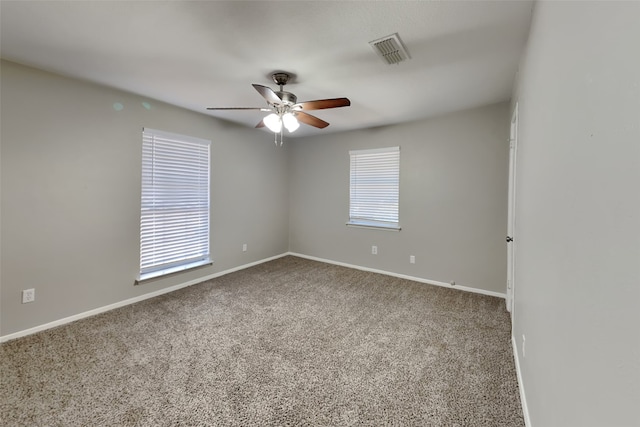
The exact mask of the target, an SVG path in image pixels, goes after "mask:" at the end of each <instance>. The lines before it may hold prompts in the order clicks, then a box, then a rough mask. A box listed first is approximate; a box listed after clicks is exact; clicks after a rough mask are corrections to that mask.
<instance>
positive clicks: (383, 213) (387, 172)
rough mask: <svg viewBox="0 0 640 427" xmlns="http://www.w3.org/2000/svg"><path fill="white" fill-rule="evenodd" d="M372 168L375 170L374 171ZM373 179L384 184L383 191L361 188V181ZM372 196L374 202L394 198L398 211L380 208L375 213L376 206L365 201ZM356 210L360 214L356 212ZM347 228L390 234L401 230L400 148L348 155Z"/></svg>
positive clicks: (384, 207)
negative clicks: (360, 228) (375, 230)
mask: <svg viewBox="0 0 640 427" xmlns="http://www.w3.org/2000/svg"><path fill="white" fill-rule="evenodd" d="M372 168H374V169H373V170H372ZM358 169H360V171H358ZM372 179H374V180H375V179H377V180H379V181H380V180H382V187H380V186H379V185H378V187H380V188H378V190H379V191H376V189H375V186H371V185H368V186H367V185H366V184H365V185H360V186H358V181H362V180H365V181H367V180H369V181H370V180H372ZM379 183H380V182H379ZM367 187H369V188H367ZM394 187H395V188H394ZM358 188H360V191H358ZM358 193H360V196H358ZM372 194H373V196H374V198H376V197H382V198H387V199H388V198H391V199H392V202H391V205H395V211H394V210H393V209H391V210H390V209H389V206H381V207H380V209H376V206H375V203H370V202H367V201H366V200H363V198H366V197H367V196H369V198H370V196H371V195H372ZM394 199H395V200H394ZM387 205H388V203H387ZM357 210H360V212H359V213H358V212H356V211H357ZM347 226H350V227H365V228H375V229H381V230H388V231H400V230H401V229H402V227H401V226H400V147H399V146H394V147H385V148H374V149H363V150H350V151H349V220H348V221H347Z"/></svg>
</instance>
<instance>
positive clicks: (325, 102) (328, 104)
mask: <svg viewBox="0 0 640 427" xmlns="http://www.w3.org/2000/svg"><path fill="white" fill-rule="evenodd" d="M349 105H351V101H349V99H348V98H333V99H318V100H316V101H306V102H301V103H299V104H296V106H300V107H302V109H303V110H324V109H326V108H338V107H348V106H349Z"/></svg>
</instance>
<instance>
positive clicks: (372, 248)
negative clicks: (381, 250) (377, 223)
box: [371, 246, 378, 255]
mask: <svg viewBox="0 0 640 427" xmlns="http://www.w3.org/2000/svg"><path fill="white" fill-rule="evenodd" d="M371 255H378V247H377V246H371Z"/></svg>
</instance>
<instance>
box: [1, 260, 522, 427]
mask: <svg viewBox="0 0 640 427" xmlns="http://www.w3.org/2000/svg"><path fill="white" fill-rule="evenodd" d="M504 305H505V304H504V300H502V299H499V298H494V297H489V296H483V295H478V294H472V293H467V292H462V291H456V290H452V289H447V288H441V287H436V286H429V285H425V284H422V283H417V282H412V281H409V280H404V279H399V278H394V277H389V276H385V275H380V274H375V273H369V272H364V271H360V270H354V269H350V268H345V267H339V266H335V265H330V264H325V263H320V262H316V261H310V260H306V259H302V258H298V257H292V256H287V257H284V258H280V259H277V260H274V261H270V262H267V263H264V264H260V265H257V266H254V267H251V268H248V269H245V270H241V271H238V272H235V273H231V274H228V275H225V276H222V277H219V278H216V279H213V280H210V281H207V282H203V283H201V284H198V285H195V286H191V287H188V288H184V289H181V290H179V291H176V292H172V293H170V294H165V295H162V296H159V297H156V298H153V299H149V300H145V301H142V302H139V303H136V304H132V305H129V306H126V307H122V308H119V309H116V310H112V311H109V312H106V313H103V314H100V315H97V316H93V317H90V318H87V319H83V320H80V321H77V322H74V323H71V324H68V325H64V326H60V327H57V328H55V329H50V330H47V331H43V332H40V333H37V334H34V335H30V336H27V337H23V338H19V339H16V340H12V341H9V342H6V343H3V344H2V345H0V372H1V373H2V379H1V383H0V411H1V412H0V414H1V419H0V421H1V422H0V424H2V425H7V426H357V425H360V426H509V427H515V426H524V421H523V417H522V411H521V406H520V400H519V394H518V384H517V380H516V372H515V367H514V362H513V354H512V347H511V344H510V336H511V332H510V321H509V315H508V313H507V312H506V310H505V309H504Z"/></svg>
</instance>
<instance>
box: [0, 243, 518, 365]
mask: <svg viewBox="0 0 640 427" xmlns="http://www.w3.org/2000/svg"><path fill="white" fill-rule="evenodd" d="M287 255H292V256H297V257H300V258H306V259H310V260H313V261H320V262H325V263H328V264H335V265H340V266H343V267H349V268H354V269H357V270H363V271H369V272H372V273H379V274H385V275H387V276H393V277H398V278H401V279H407V280H413V281H415V282H420V283H426V284H429V285H435V286H442V287H445V288H450V289H458V290H461V291H467V292H474V293H478V294H483V295H489V296H494V297H498V298H506V295H505V294H502V293H499V292H493V291H487V290H484V289H477V288H470V287H467V286H459V285H455V286H452V285H451V284H450V283H445V282H438V281H436V280H427V279H423V278H421V277H414V276H408V275H406V274H398V273H393V272H390V271H384V270H377V269H374V268H369V267H362V266H359V265H354V264H347V263H344V262H339V261H333V260H330V259H325V258H318V257H314V256H309V255H304V254H299V253H296V252H285V253H283V254H280V255H276V256H273V257H269V258H265V259H261V260H259V261H255V262H251V263H248V264H243V265H240V266H238V267H234V268H230V269H228V270H224V271H220V272H217V273H213V274H210V275H208V276H204V277H200V278H198V279H194V280H190V281H188V282H184V283H180V284H177V285H174V286H170V287H168V288H164V289H160V290H157V291H155V292H150V293H148V294H144V295H140V296H137V297H134V298H129V299H126V300H123V301H119V302H116V303H113V304H109V305H105V306H103V307H98V308H95V309H93V310H89V311H85V312H83V313H78V314H74V315H73V316H69V317H65V318H63V319H58V320H54V321H53V322H49V323H45V324H42V325H38V326H34V327H33V328H29V329H25V330H22V331H18V332H14V333H12V334H8V335H4V336H0V343H3V342H6V341H9V340H12V339H16V338H20V337H24V336H27V335H31V334H35V333H36V332H40V331H44V330H47V329H51V328H55V327H57V326H61V325H65V324H67V323H71V322H75V321H76V320H80V319H84V318H87V317H91V316H95V315H96V314H100V313H104V312H106V311H109V310H113V309H116V308H120V307H124V306H126V305H130V304H134V303H136V302H139V301H144V300H146V299H149V298H153V297H157V296H159V295H163V294H166V293H169V292H173V291H177V290H178V289H182V288H186V287H187V286H192V285H196V284H198V283H202V282H205V281H207V280H210V279H214V278H216V277H220V276H224V275H225V274H229V273H233V272H235V271H239V270H244V269H245V268H249V267H253V266H255V265H258V264H262V263H265V262H268V261H273V260H275V259H278V258H282V257H284V256H287ZM516 356H517V355H516Z"/></svg>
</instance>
